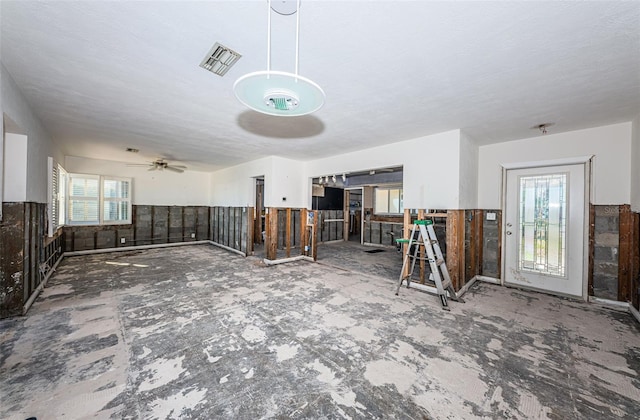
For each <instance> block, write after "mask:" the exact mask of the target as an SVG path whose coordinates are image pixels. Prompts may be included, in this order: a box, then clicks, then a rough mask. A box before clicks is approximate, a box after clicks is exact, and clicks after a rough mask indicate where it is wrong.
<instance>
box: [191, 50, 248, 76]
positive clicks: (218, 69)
mask: <svg viewBox="0 0 640 420" xmlns="http://www.w3.org/2000/svg"><path fill="white" fill-rule="evenodd" d="M240 57H242V56H241V55H240V54H238V53H237V52H235V51H233V50H232V49H231V48H229V47H225V46H224V45H222V44H220V43H218V42H216V43H215V44H213V47H211V50H209V53H208V54H207V55H206V56H205V57H204V59H202V62H201V63H200V67H202V68H203V69H205V70H209V71H210V72H211V73H214V74H217V75H218V76H224V75H225V74H226V73H227V72H228V71H229V69H230V68H231V66H233V65H234V64H235V63H236V62H237V61H238V60H239V59H240Z"/></svg>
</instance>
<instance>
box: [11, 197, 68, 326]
mask: <svg viewBox="0 0 640 420" xmlns="http://www.w3.org/2000/svg"><path fill="white" fill-rule="evenodd" d="M2 207H3V220H2V224H1V225H0V318H4V317H8V316H14V315H20V314H22V311H23V306H24V304H25V303H26V302H27V301H28V300H29V298H30V297H31V296H32V295H33V294H34V293H35V292H36V289H37V288H38V286H40V284H41V283H42V282H43V281H44V279H45V277H46V275H47V274H48V273H49V272H50V271H51V269H52V267H53V265H54V264H55V263H56V261H57V260H58V259H59V258H60V257H61V255H62V236H61V232H58V233H57V234H56V235H55V236H54V237H52V238H47V237H46V204H42V203H31V202H27V203H24V202H21V203H3V205H2Z"/></svg>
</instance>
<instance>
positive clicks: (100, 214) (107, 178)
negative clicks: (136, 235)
mask: <svg viewBox="0 0 640 420" xmlns="http://www.w3.org/2000/svg"><path fill="white" fill-rule="evenodd" d="M73 178H83V179H97V180H98V197H97V198H96V197H82V196H72V195H71V191H70V190H71V179H73ZM105 181H126V182H128V184H129V191H128V194H127V196H128V198H126V199H123V198H120V197H117V198H107V199H105V197H104V182H105ZM66 184H67V195H66V197H65V200H66V203H65V206H66V211H65V213H66V224H67V225H69V226H98V225H130V224H131V212H132V208H133V204H132V197H131V195H132V192H133V183H132V179H131V178H123V177H118V176H111V175H92V174H80V173H69V174H67V182H66ZM72 200H75V201H85V200H86V201H97V203H98V220H97V221H93V220H91V221H87V222H78V221H72V220H71V219H70V214H71V201H72ZM105 201H116V202H127V216H128V217H127V219H126V220H109V221H105V220H104V203H105Z"/></svg>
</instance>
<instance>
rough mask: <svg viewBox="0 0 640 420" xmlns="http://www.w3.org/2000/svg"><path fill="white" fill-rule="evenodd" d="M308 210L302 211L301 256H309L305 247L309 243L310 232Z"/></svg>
mask: <svg viewBox="0 0 640 420" xmlns="http://www.w3.org/2000/svg"><path fill="white" fill-rule="evenodd" d="M307 211H308V210H307V209H300V255H307V252H306V251H305V250H304V247H305V246H307V244H308V243H309V231H308V230H307Z"/></svg>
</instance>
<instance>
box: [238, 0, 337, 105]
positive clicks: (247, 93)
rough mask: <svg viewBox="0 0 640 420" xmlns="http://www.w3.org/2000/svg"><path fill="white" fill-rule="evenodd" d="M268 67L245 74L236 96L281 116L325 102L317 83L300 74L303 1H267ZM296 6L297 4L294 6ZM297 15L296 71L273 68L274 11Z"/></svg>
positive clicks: (242, 101) (240, 81)
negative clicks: (299, 54) (299, 55)
mask: <svg viewBox="0 0 640 420" xmlns="http://www.w3.org/2000/svg"><path fill="white" fill-rule="evenodd" d="M268 5H269V8H268V12H267V13H268V18H267V70H266V71H256V72H253V73H248V74H245V75H244V76H242V77H240V78H239V79H238V80H236V82H235V83H234V84H233V91H234V93H235V95H236V98H238V100H239V101H240V102H241V103H242V104H244V105H245V106H247V107H248V108H250V109H253V110H254V111H257V112H261V113H263V114H268V115H275V116H279V117H295V116H301V115H307V114H311V113H312V112H315V111H317V110H318V109H320V108H321V107H322V105H324V99H325V94H324V91H323V90H322V88H321V87H320V86H318V84H317V83H315V82H313V81H312V80H310V79H307V78H306V77H302V76H300V75H299V74H298V50H299V34H300V0H296V1H277V2H275V3H274V4H273V5H272V2H271V0H269V1H268ZM294 5H295V7H294ZM272 10H273V11H275V12H276V13H278V14H281V15H292V14H296V59H295V62H296V68H295V73H288V72H283V71H271V11H272Z"/></svg>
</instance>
